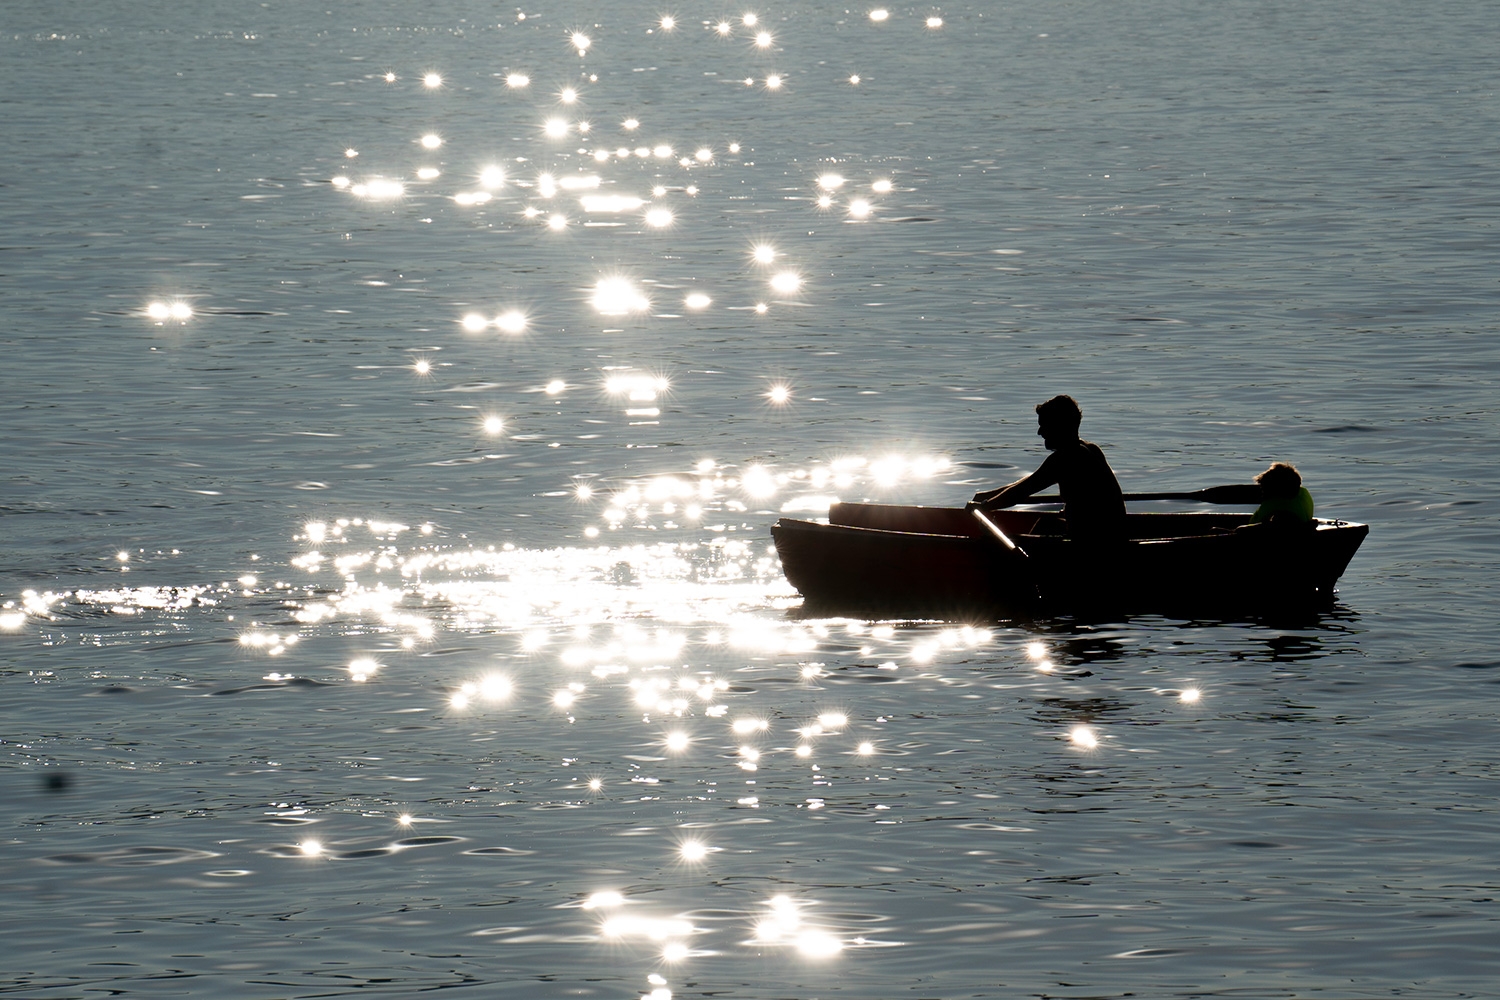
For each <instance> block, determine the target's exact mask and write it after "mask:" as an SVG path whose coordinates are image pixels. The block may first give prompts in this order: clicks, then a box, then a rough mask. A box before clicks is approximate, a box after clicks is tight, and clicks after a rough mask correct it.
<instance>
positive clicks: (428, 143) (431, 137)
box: [421, 132, 443, 149]
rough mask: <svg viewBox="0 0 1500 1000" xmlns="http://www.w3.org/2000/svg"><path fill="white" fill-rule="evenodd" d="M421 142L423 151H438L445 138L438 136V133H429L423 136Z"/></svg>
mask: <svg viewBox="0 0 1500 1000" xmlns="http://www.w3.org/2000/svg"><path fill="white" fill-rule="evenodd" d="M421 142H422V148H423V149H437V148H438V147H439V146H441V145H442V144H443V137H442V136H440V135H438V134H437V133H436V132H428V133H427V134H426V135H424V136H422V140H421Z"/></svg>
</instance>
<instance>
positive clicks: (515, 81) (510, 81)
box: [505, 73, 531, 89]
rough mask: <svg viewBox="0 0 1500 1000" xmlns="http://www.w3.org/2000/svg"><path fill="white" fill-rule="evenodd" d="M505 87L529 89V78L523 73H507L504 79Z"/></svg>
mask: <svg viewBox="0 0 1500 1000" xmlns="http://www.w3.org/2000/svg"><path fill="white" fill-rule="evenodd" d="M505 85H506V86H507V87H515V88H518V89H519V88H521V87H529V86H530V85H531V77H529V76H527V75H526V74H525V73H509V74H507V75H506V77H505Z"/></svg>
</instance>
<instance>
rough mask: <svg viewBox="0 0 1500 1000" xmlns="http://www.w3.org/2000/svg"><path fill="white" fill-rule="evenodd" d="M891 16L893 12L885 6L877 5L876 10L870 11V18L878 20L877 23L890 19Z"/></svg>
mask: <svg viewBox="0 0 1500 1000" xmlns="http://www.w3.org/2000/svg"><path fill="white" fill-rule="evenodd" d="M890 16H891V12H890V11H888V10H886V9H885V8H884V7H877V8H875V9H874V10H872V11H870V20H872V21H874V22H876V23H877V24H878V23H879V22H881V21H885V20H888V19H889V18H890Z"/></svg>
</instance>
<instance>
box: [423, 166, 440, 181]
mask: <svg viewBox="0 0 1500 1000" xmlns="http://www.w3.org/2000/svg"><path fill="white" fill-rule="evenodd" d="M442 175H443V172H442V171H441V170H439V169H438V168H437V167H418V168H417V180H419V181H435V180H437V179H438V178H439V177H441V176H442Z"/></svg>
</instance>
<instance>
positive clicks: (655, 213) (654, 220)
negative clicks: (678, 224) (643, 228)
mask: <svg viewBox="0 0 1500 1000" xmlns="http://www.w3.org/2000/svg"><path fill="white" fill-rule="evenodd" d="M671 224H672V213H671V211H669V210H668V209H665V208H653V209H651V211H649V212H647V213H646V225H648V226H651V227H653V228H655V229H665V228H666V227H667V226H670V225H671Z"/></svg>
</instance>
